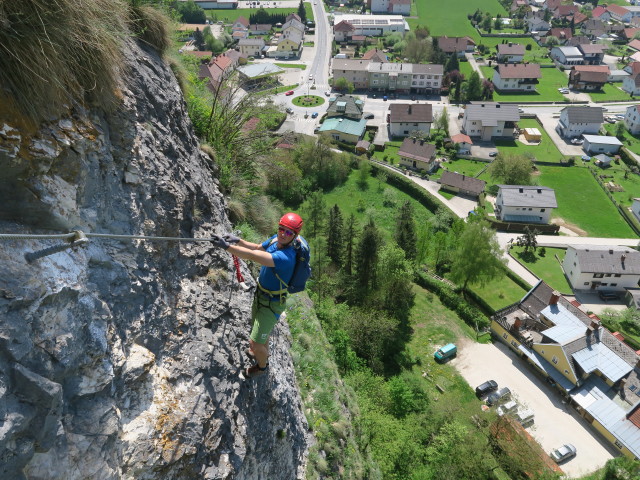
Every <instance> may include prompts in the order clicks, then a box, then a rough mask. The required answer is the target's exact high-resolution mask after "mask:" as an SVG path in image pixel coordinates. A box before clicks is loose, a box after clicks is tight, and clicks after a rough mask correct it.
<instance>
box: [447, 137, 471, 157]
mask: <svg viewBox="0 0 640 480" xmlns="http://www.w3.org/2000/svg"><path fill="white" fill-rule="evenodd" d="M451 141H452V142H453V143H455V144H456V145H457V146H458V155H471V145H473V142H472V141H471V137H470V136H469V135H465V134H464V133H458V134H456V135H452V136H451Z"/></svg>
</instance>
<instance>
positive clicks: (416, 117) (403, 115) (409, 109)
mask: <svg viewBox="0 0 640 480" xmlns="http://www.w3.org/2000/svg"><path fill="white" fill-rule="evenodd" d="M389 110H390V112H389V119H390V122H391V123H398V122H416V123H431V122H432V121H433V112H432V108H431V105H430V104H428V103H417V104H411V103H392V104H391V105H390V106H389Z"/></svg>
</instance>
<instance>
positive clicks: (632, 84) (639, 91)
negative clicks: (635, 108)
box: [622, 62, 640, 95]
mask: <svg viewBox="0 0 640 480" xmlns="http://www.w3.org/2000/svg"><path fill="white" fill-rule="evenodd" d="M629 67H630V69H631V72H629V76H628V77H625V78H624V80H622V90H624V91H625V92H627V93H628V94H630V95H640V62H632V63H631V65H629Z"/></svg>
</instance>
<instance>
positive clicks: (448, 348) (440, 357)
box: [433, 343, 458, 362]
mask: <svg viewBox="0 0 640 480" xmlns="http://www.w3.org/2000/svg"><path fill="white" fill-rule="evenodd" d="M457 353H458V347H456V346H455V344H453V343H449V344H447V345H445V346H444V347H442V348H439V349H438V350H437V351H436V353H434V354H433V358H435V359H436V360H437V361H439V362H442V361H444V360H446V359H448V358H453V357H455V356H456V354H457Z"/></svg>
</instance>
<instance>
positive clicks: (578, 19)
mask: <svg viewBox="0 0 640 480" xmlns="http://www.w3.org/2000/svg"><path fill="white" fill-rule="evenodd" d="M588 19H589V17H587V16H586V15H585V14H584V13H582V12H576V13H574V14H573V24H574V25H578V24H580V23H582V22H584V21H586V20H588Z"/></svg>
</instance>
